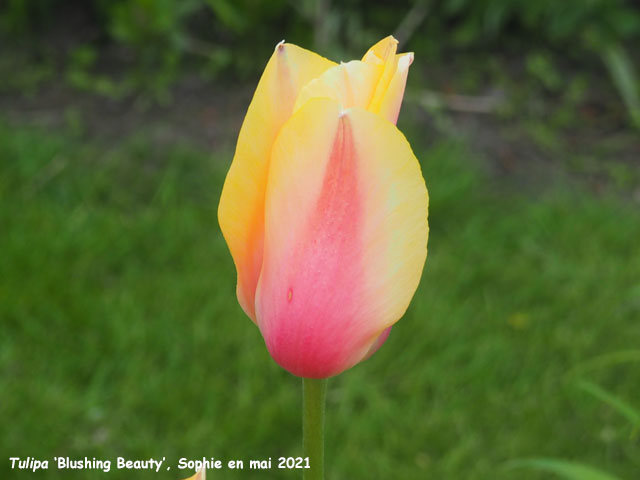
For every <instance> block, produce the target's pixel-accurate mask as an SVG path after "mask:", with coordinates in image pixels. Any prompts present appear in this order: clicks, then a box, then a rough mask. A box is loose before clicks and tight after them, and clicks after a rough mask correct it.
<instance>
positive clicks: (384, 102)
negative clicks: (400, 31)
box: [294, 36, 413, 123]
mask: <svg viewBox="0 0 640 480" xmlns="http://www.w3.org/2000/svg"><path fill="white" fill-rule="evenodd" d="M397 44H398V41H397V40H396V39H395V38H393V37H392V36H389V37H387V38H385V39H383V40H381V41H380V42H378V43H377V44H375V45H374V46H373V47H371V48H370V49H369V51H368V52H367V53H366V54H365V55H364V57H363V59H362V61H358V60H354V61H351V62H348V63H343V64H341V65H336V66H334V67H332V68H329V69H328V70H326V71H325V72H324V73H323V74H322V75H320V76H319V77H318V78H316V79H314V80H312V81H311V82H309V83H308V84H307V85H306V86H305V87H304V88H303V89H302V90H301V91H300V95H299V96H298V98H297V100H296V103H295V107H294V111H298V110H299V109H300V108H301V107H302V106H304V104H306V103H307V102H308V101H309V100H310V99H312V98H330V99H332V100H336V101H337V102H338V103H340V105H342V108H343V109H345V110H346V109H348V108H351V107H362V108H365V109H367V110H369V111H371V112H374V113H377V114H378V115H380V116H381V117H383V118H386V119H387V120H389V121H390V122H392V123H396V121H397V119H398V113H399V112H400V105H401V104H402V97H403V96H404V87H405V84H406V81H407V74H408V72H409V66H410V65H411V63H412V62H413V53H404V54H401V55H396V48H397Z"/></svg>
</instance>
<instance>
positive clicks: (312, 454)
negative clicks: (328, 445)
mask: <svg viewBox="0 0 640 480" xmlns="http://www.w3.org/2000/svg"><path fill="white" fill-rule="evenodd" d="M326 397H327V379H326V378H320V379H316V378H303V379H302V403H303V411H302V446H303V449H304V456H305V457H308V458H309V467H310V468H308V469H305V470H304V475H303V479H304V480H323V479H324V404H325V399H326Z"/></svg>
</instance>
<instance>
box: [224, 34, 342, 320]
mask: <svg viewBox="0 0 640 480" xmlns="http://www.w3.org/2000/svg"><path fill="white" fill-rule="evenodd" d="M333 65H335V64H334V63H333V62H331V61H329V60H327V59H326V58H323V57H321V56H319V55H316V54H315V53H313V52H310V51H308V50H304V49H302V48H300V47H297V46H295V45H291V44H285V43H280V44H279V45H278V46H277V47H276V49H275V52H274V53H273V55H272V57H271V59H270V60H269V62H268V63H267V66H266V68H265V70H264V72H263V74H262V77H261V78H260V82H259V83H258V87H257V88H256V91H255V94H254V96H253V99H252V101H251V104H250V105H249V109H248V111H247V115H246V117H245V119H244V123H243V124H242V128H241V130H240V134H239V137H238V144H237V146H236V152H235V155H234V158H233V162H232V164H231V167H230V169H229V173H228V174H227V178H226V180H225V183H224V187H223V189H222V195H221V198H220V205H219V207H218V220H219V222H220V227H221V230H222V233H223V235H224V237H225V240H226V241H227V245H228V246H229V250H230V251H231V256H232V257H233V260H234V263H235V265H236V270H237V273H238V284H237V288H236V291H237V294H238V301H239V302H240V305H241V306H242V308H243V309H244V311H245V312H246V313H247V315H249V317H251V319H253V320H254V321H255V306H254V296H255V288H256V284H257V281H258V275H259V273H260V268H261V265H262V247H263V246H262V243H263V236H264V193H265V188H266V182H267V173H268V170H269V159H270V156H271V148H272V146H273V142H274V140H275V138H276V135H277V134H278V132H279V130H280V128H281V127H282V125H283V124H284V122H285V121H286V120H287V119H288V118H289V117H290V115H291V113H292V110H293V105H294V102H295V99H296V98H297V96H298V94H299V92H300V89H301V88H302V87H303V86H304V85H305V84H307V83H308V82H309V81H310V80H312V79H314V78H315V77H317V76H319V75H320V74H322V72H324V71H325V70H327V69H328V68H330V67H331V66H333Z"/></svg>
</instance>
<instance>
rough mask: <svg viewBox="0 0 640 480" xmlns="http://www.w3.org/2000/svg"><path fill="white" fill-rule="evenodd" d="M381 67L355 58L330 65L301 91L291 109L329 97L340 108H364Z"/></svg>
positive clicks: (371, 93)
mask: <svg viewBox="0 0 640 480" xmlns="http://www.w3.org/2000/svg"><path fill="white" fill-rule="evenodd" d="M382 70H383V67H382V65H372V64H368V63H364V62H360V61H357V60H354V61H351V62H348V63H343V64H340V65H336V66H335V67H332V68H329V69H328V70H327V71H325V72H324V73H323V74H322V75H320V76H319V77H318V78H316V79H314V80H312V81H311V82H309V83H308V84H307V85H306V86H305V87H304V88H303V89H302V90H301V91H300V95H299V96H298V99H297V100H296V104H295V107H294V111H297V110H299V109H300V107H302V106H303V105H304V104H305V103H307V102H308V101H309V100H310V99H312V98H331V99H333V100H335V101H337V102H338V103H340V105H342V108H343V109H347V108H351V107H363V108H367V107H368V106H369V103H371V99H372V98H373V94H374V92H375V89H376V85H377V84H378V80H379V78H380V75H381V74H382Z"/></svg>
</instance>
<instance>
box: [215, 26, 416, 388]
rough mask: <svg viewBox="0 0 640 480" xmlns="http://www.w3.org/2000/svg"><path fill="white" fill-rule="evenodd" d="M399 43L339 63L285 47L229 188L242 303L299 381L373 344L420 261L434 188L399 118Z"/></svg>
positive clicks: (227, 205)
mask: <svg viewBox="0 0 640 480" xmlns="http://www.w3.org/2000/svg"><path fill="white" fill-rule="evenodd" d="M396 48H397V41H396V40H395V39H394V38H393V37H387V38H385V39H383V40H382V41H380V42H379V43H377V44H376V45H374V46H373V47H371V49H369V51H368V52H367V53H366V54H365V55H364V57H363V58H362V60H360V61H350V62H347V63H341V64H335V63H333V62H331V61H329V60H327V59H325V58H323V57H321V56H319V55H316V54H315V53H312V52H310V51H307V50H304V49H302V48H300V47H297V46H295V45H291V44H286V43H280V44H278V45H277V46H276V49H275V51H274V53H273V55H272V57H271V59H270V60H269V62H268V63H267V66H266V68H265V70H264V73H263V74H262V77H261V79H260V81H259V83H258V87H257V89H256V92H255V94H254V97H253V99H252V101H251V104H250V105H249V109H248V111H247V115H246V117H245V120H244V123H243V125H242V128H241V130H240V134H239V138H238V144H237V147H236V152H235V156H234V159H233V162H232V164H231V167H230V169H229V172H228V175H227V178H226V181H225V184H224V187H223V191H222V196H221V199H220V205H219V209H218V217H219V222H220V226H221V229H222V233H223V235H224V237H225V240H226V241H227V244H228V246H229V249H230V251H231V255H232V257H233V260H234V263H235V266H236V270H237V274H238V279H237V289H236V291H237V296H238V301H239V303H240V305H241V307H242V308H243V310H244V311H245V312H246V314H247V315H248V316H249V317H250V318H251V319H252V320H253V321H254V322H255V323H256V324H257V326H258V328H259V329H260V332H261V333H262V335H263V337H264V340H265V344H266V346H267V349H268V351H269V353H270V354H271V356H272V357H273V358H274V360H275V361H276V362H277V363H278V364H279V365H280V366H282V367H283V368H285V369H286V370H288V371H289V372H291V373H293V374H294V375H297V376H300V377H303V378H307V379H323V378H327V377H331V376H334V375H337V374H339V373H341V372H342V371H344V370H346V369H348V368H350V367H352V366H354V365H355V364H357V363H359V362H360V361H362V360H364V359H365V358H368V357H369V356H370V355H371V354H372V353H373V352H374V351H375V350H376V349H377V348H379V347H380V345H381V344H382V343H383V342H384V341H385V339H386V338H387V336H388V334H389V329H390V328H391V326H392V325H393V324H394V323H395V322H396V321H398V320H399V319H400V318H401V317H402V315H403V314H404V313H405V311H406V309H407V307H408V305H409V302H410V301H411V298H412V297H413V294H414V293H415V290H416V288H417V286H418V283H419V281H420V277H421V274H422V269H423V266H424V262H425V260H426V255H427V236H428V224H427V210H428V195H427V190H426V186H425V183H424V179H423V178H422V173H421V171H420V166H419V163H418V160H417V159H416V157H415V155H414V154H413V152H412V150H411V147H410V145H409V143H408V142H407V140H406V139H405V137H404V136H403V134H402V133H401V132H400V131H399V130H398V128H397V127H396V125H395V124H396V121H397V118H398V113H399V111H400V105H401V102H402V97H403V95H404V89H405V83H406V79H407V73H408V70H409V66H410V65H411V63H412V62H413V54H412V53H405V54H396ZM309 385H311V384H309ZM323 392H324V391H323V390H322V389H320V390H317V392H316V393H314V395H315V396H322V395H324V393H323Z"/></svg>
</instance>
